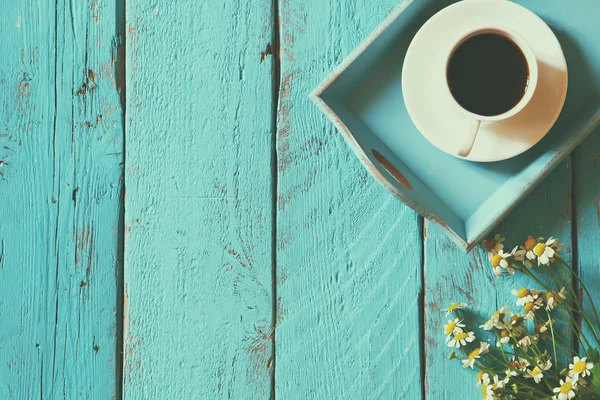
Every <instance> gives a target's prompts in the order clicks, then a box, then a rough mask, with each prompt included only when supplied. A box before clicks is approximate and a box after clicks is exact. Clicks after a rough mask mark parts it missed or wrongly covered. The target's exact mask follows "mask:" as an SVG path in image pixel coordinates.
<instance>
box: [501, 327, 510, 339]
mask: <svg viewBox="0 0 600 400" xmlns="http://www.w3.org/2000/svg"><path fill="white" fill-rule="evenodd" d="M500 336H502V337H503V338H507V337H509V336H510V332H509V331H507V330H506V329H504V330H503V331H502V332H501V333H500Z"/></svg>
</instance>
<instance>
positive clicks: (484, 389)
mask: <svg viewBox="0 0 600 400" xmlns="http://www.w3.org/2000/svg"><path fill="white" fill-rule="evenodd" d="M481 398H482V399H487V386H486V385H483V386H481Z"/></svg>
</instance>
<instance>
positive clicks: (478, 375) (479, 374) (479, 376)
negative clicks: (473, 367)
mask: <svg viewBox="0 0 600 400" xmlns="http://www.w3.org/2000/svg"><path fill="white" fill-rule="evenodd" d="M483 374H485V372H483V371H481V370H479V373H478V374H477V380H478V381H480V380H482V379H483Z"/></svg>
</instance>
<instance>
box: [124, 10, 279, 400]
mask: <svg viewBox="0 0 600 400" xmlns="http://www.w3.org/2000/svg"><path fill="white" fill-rule="evenodd" d="M270 13H271V2H270V1H268V0H251V1H244V2H241V1H225V2H208V1H202V2H197V1H193V0H183V1H179V2H178V3H177V5H174V3H173V2H171V1H167V0H159V1H155V0H152V1H150V0H140V1H131V2H127V20H128V24H129V25H128V36H127V120H128V121H127V169H126V187H127V196H126V218H125V223H126V250H125V260H126V283H125V296H126V298H125V301H126V307H125V318H126V321H125V340H124V341H125V359H124V374H125V381H124V398H126V399H130V400H131V399H221V398H223V399H227V398H232V399H266V398H269V397H270V392H271V382H272V380H271V375H272V365H273V362H272V341H273V340H272V338H273V336H272V335H273V333H272V329H271V328H272V267H273V265H272V242H273V236H272V235H273V231H272V220H273V210H272V202H273V201H272V200H273V195H274V194H273V190H274V188H273V179H272V152H273V147H272V145H273V140H272V136H273V131H272V112H273V110H272V82H273V79H272V75H271V74H272V69H273V60H272V57H271V56H270V55H269V54H268V53H269V51H268V50H266V49H268V45H269V42H270V41H271V36H272V30H271V27H272V20H271V14H270Z"/></svg>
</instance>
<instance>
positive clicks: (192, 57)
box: [0, 0, 600, 400]
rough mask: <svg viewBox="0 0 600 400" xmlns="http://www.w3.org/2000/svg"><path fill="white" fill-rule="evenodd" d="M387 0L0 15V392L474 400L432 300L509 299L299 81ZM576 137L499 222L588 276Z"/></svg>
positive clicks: (125, 2) (594, 140) (584, 161)
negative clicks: (545, 239) (379, 171)
mask: <svg viewBox="0 0 600 400" xmlns="http://www.w3.org/2000/svg"><path fill="white" fill-rule="evenodd" d="M397 2H398V0H380V1H377V2H373V1H367V0H279V1H278V0H247V1H239V0H222V1H200V2H198V1H193V0H180V1H178V2H172V1H167V0H87V1H67V0H57V1H55V0H39V1H36V2H32V1H30V0H14V1H12V2H10V4H9V3H6V4H4V5H3V7H2V12H1V13H0V32H1V34H2V39H0V52H1V54H2V62H1V63H0V94H1V99H2V107H1V108H0V119H1V121H2V125H1V126H0V215H1V217H0V398H1V399H34V398H36V399H37V398H41V399H59V398H61V399H62V398H64V399H78V398H83V399H111V398H116V399H120V398H125V399H131V400H133V399H136V400H137V399H228V398H231V399H268V398H276V399H373V398H384V399H420V398H427V399H456V398H464V399H471V398H477V396H478V395H477V388H475V385H474V379H475V378H474V373H473V372H471V371H464V370H463V369H462V368H461V367H460V366H459V365H458V364H456V363H455V364H450V362H449V361H447V353H448V351H447V347H446V346H445V344H444V343H443V340H444V335H443V333H442V331H441V330H442V324H443V323H444V322H445V314H444V312H443V311H442V310H443V308H444V307H446V305H447V304H448V303H450V302H454V301H466V302H468V303H469V304H470V305H472V306H473V307H474V308H475V309H476V310H477V311H479V312H481V313H488V312H491V311H493V310H494V309H495V308H496V307H497V306H500V305H502V304H504V303H507V302H513V301H514V299H512V298H511V295H510V289H512V288H513V287H520V286H524V285H527V282H525V281H523V280H522V279H521V278H507V279H494V278H492V274H491V268H490V267H489V265H488V264H487V259H486V258H485V254H484V253H483V252H482V251H481V250H479V249H477V250H475V251H473V253H471V254H470V255H465V254H463V253H462V252H461V251H460V250H458V249H457V248H456V246H455V245H454V244H452V243H451V242H450V240H449V239H447V238H446V237H445V236H444V235H443V234H442V233H441V232H440V231H439V230H438V229H437V228H436V227H435V226H433V225H431V224H427V222H426V221H423V220H422V219H421V218H420V217H419V216H418V215H417V214H415V213H414V212H413V211H411V210H410V209H408V208H407V207H406V206H404V205H403V204H402V203H400V202H399V201H397V200H395V199H394V198H393V197H392V196H391V195H389V194H388V193H387V192H385V191H384V190H383V188H381V187H380V186H379V185H378V184H377V183H375V181H374V180H373V179H371V177H370V176H368V173H367V172H366V171H365V170H364V169H363V167H362V166H361V165H360V163H359V162H358V161H357V160H356V159H355V158H354V156H353V155H352V153H351V151H350V150H349V149H348V148H347V146H346V145H345V143H344V142H343V139H342V138H341V136H340V135H339V134H338V133H337V132H336V130H335V129H334V127H333V126H332V124H331V123H329V122H328V121H327V120H326V118H325V117H324V116H323V115H322V114H321V113H320V112H319V111H318V110H317V109H316V107H314V105H312V103H310V101H309V100H308V98H307V95H308V93H309V92H310V90H312V89H313V87H314V86H315V85H316V84H317V83H318V82H319V81H321V79H322V78H323V77H324V76H325V75H326V74H327V73H328V72H329V71H330V70H331V69H332V68H333V67H334V66H335V65H337V64H338V63H339V62H340V61H341V60H342V58H343V57H344V56H345V55H347V54H348V53H349V52H350V51H351V50H352V49H353V48H354V47H355V46H356V45H357V44H358V43H359V42H360V40H361V39H362V38H363V37H364V36H366V35H367V34H368V33H369V32H370V30H372V29H373V28H374V27H375V26H376V25H377V24H378V23H379V22H380V21H381V20H382V19H383V18H384V17H385V16H386V15H387V13H388V12H389V11H390V10H391V9H392V8H393V7H394V6H395V5H396V4H397ZM599 183H600V140H599V138H598V135H596V134H592V135H591V136H590V137H589V138H588V139H587V140H586V141H585V142H584V144H583V145H582V146H580V147H579V148H578V149H577V150H576V151H575V152H574V153H573V154H572V155H571V156H569V157H568V158H567V159H566V160H565V161H564V162H563V163H562V164H561V165H560V166H559V167H558V168H557V170H555V171H554V172H553V173H552V174H551V175H550V176H548V178H547V179H546V180H545V181H544V182H543V183H542V184H541V185H540V186H539V187H538V188H537V189H536V190H535V191H534V192H533V193H532V194H531V195H529V197H528V198H527V199H526V200H525V201H524V202H523V203H522V204H521V205H520V206H519V207H518V208H517V209H516V210H515V211H514V212H513V213H512V214H511V215H510V216H509V217H508V219H507V220H506V221H504V222H503V223H502V224H501V227H500V228H499V229H500V231H501V232H503V233H504V234H506V235H508V236H509V237H510V238H511V239H512V240H513V241H515V242H516V241H517V240H521V239H523V238H524V237H526V236H527V235H528V234H533V235H545V236H550V235H554V236H558V237H559V238H560V239H561V241H563V242H566V243H567V248H568V251H567V255H568V258H570V259H572V261H573V263H574V265H575V266H576V268H577V269H578V270H579V271H580V274H581V275H582V276H583V277H584V279H586V280H587V281H588V282H590V284H589V285H588V286H589V287H593V288H594V289H595V294H596V295H597V294H598V293H600V285H599V284H600V277H599V276H598V265H599V262H598V257H599V256H600V246H599V245H598V241H599V240H600V231H599V230H598V228H599V224H600V206H599V200H598V196H600V185H599Z"/></svg>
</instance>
